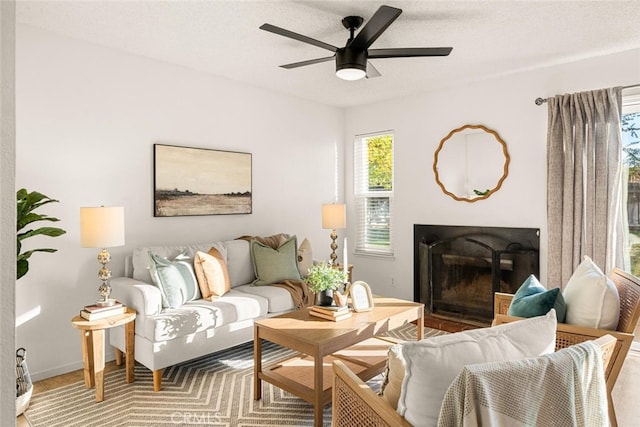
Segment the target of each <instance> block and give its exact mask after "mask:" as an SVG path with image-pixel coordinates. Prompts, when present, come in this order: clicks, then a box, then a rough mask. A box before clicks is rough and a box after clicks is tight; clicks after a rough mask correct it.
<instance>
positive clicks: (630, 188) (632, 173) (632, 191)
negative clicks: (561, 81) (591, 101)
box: [621, 94, 640, 276]
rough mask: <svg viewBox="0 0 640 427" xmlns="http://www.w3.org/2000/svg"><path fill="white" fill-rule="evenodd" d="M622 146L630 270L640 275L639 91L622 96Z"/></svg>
mask: <svg viewBox="0 0 640 427" xmlns="http://www.w3.org/2000/svg"><path fill="white" fill-rule="evenodd" d="M621 122H622V146H623V159H624V167H625V171H624V172H623V173H624V178H625V179H627V185H626V190H627V194H626V201H627V220H628V224H629V234H628V236H629V242H628V244H627V248H628V250H629V253H627V254H626V255H627V261H628V262H629V263H630V272H631V273H632V274H633V275H636V276H639V275H640V94H638V95H628V96H624V97H623V103H622V117H621Z"/></svg>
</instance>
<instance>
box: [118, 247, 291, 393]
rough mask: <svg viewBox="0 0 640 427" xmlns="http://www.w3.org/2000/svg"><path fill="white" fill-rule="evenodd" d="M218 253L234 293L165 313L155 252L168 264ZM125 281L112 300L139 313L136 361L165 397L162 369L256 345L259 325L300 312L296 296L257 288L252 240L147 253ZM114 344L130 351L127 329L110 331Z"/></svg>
mask: <svg viewBox="0 0 640 427" xmlns="http://www.w3.org/2000/svg"><path fill="white" fill-rule="evenodd" d="M211 247H216V248H217V249H218V250H219V252H220V253H221V254H222V255H223V257H224V259H225V261H226V263H227V268H228V271H229V279H230V282H231V290H230V291H229V292H228V293H226V294H224V295H223V296H222V297H220V298H219V299H217V300H213V301H208V300H204V299H197V300H193V301H189V302H187V303H185V304H184V305H182V306H181V307H179V308H172V309H167V308H165V309H163V307H162V296H161V292H160V289H159V288H158V287H156V286H155V285H154V284H153V282H152V280H151V276H150V273H149V267H148V265H149V252H151V253H153V254H155V255H159V256H162V257H166V258H171V259H172V258H175V257H176V256H177V255H179V254H181V253H186V254H187V255H189V256H190V257H192V258H193V256H194V255H195V253H196V251H202V252H205V253H206V252H207V251H209V249H210V248H211ZM125 276H127V277H118V278H114V279H112V280H111V286H112V288H113V290H112V294H111V295H112V297H113V298H116V299H118V300H119V301H121V302H122V303H124V304H125V305H126V306H128V307H131V308H133V309H135V310H136V312H137V313H138V314H137V317H136V320H135V360H136V361H138V362H139V363H141V364H143V365H144V366H146V367H147V368H149V369H150V370H152V371H153V385H154V390H155V391H159V390H160V388H161V382H162V369H163V368H166V367H168V366H171V365H175V364H177V363H180V362H184V361H187V360H190V359H193V358H196V357H200V356H204V355H207V354H210V353H213V352H216V351H219V350H223V349H225V348H229V347H232V346H235V345H238V344H241V343H244V342H248V341H251V340H252V339H253V322H254V320H256V319H260V318H264V317H270V316H275V315H278V314H282V313H285V312H288V311H291V310H295V309H296V306H295V304H294V301H293V298H292V297H291V294H290V293H289V292H288V291H287V290H285V289H282V288H281V287H277V286H269V285H267V286H253V285H252V284H251V283H252V282H253V280H254V279H255V278H256V277H255V273H254V268H253V264H252V261H251V255H250V244H249V242H248V241H246V240H230V241H223V242H212V243H201V244H196V245H189V246H153V247H141V248H137V249H135V250H134V252H133V255H132V256H130V257H127V261H126V266H125ZM110 343H111V345H113V346H114V347H116V348H117V349H118V350H120V351H124V349H125V345H124V343H125V336H124V328H114V329H111V331H110Z"/></svg>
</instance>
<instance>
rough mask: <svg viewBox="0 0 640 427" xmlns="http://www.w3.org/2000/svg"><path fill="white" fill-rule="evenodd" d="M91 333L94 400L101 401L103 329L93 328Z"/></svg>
mask: <svg viewBox="0 0 640 427" xmlns="http://www.w3.org/2000/svg"><path fill="white" fill-rule="evenodd" d="M92 335H93V339H92V341H93V369H94V377H95V383H96V402H102V401H103V400H104V329H94V330H93V331H92Z"/></svg>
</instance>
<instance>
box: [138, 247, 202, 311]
mask: <svg viewBox="0 0 640 427" xmlns="http://www.w3.org/2000/svg"><path fill="white" fill-rule="evenodd" d="M149 259H150V262H149V273H150V274H151V279H152V280H153V283H154V284H155V285H156V286H157V287H158V288H159V289H160V293H161V294H162V307H164V308H177V307H180V306H182V305H183V304H184V303H185V302H187V301H192V300H194V299H199V298H200V288H199V287H198V281H197V279H196V276H195V273H194V271H193V262H192V260H191V258H190V257H188V256H187V255H186V254H184V253H182V254H180V255H178V256H176V257H175V258H174V260H173V261H170V260H168V259H166V258H163V257H161V256H158V255H155V254H152V253H151V252H149Z"/></svg>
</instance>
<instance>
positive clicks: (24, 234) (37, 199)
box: [16, 188, 66, 279]
mask: <svg viewBox="0 0 640 427" xmlns="http://www.w3.org/2000/svg"><path fill="white" fill-rule="evenodd" d="M57 202H58V200H55V199H52V198H50V197H49V196H46V195H44V194H42V193H39V192H37V191H32V192H28V191H27V190H26V189H24V188H21V189H20V190H18V191H17V192H16V229H17V230H16V231H17V233H16V240H17V245H16V249H17V253H16V262H17V269H16V276H17V279H19V278H21V277H22V276H24V275H25V274H27V272H28V271H29V262H28V261H27V260H28V259H29V258H30V257H31V255H33V254H34V253H35V252H48V253H53V252H56V251H57V249H52V248H40V249H31V250H28V251H25V252H22V243H21V241H22V240H24V239H27V238H29V237H33V236H48V237H58V236H61V235H63V234H65V233H66V231H65V230H63V229H62V228H58V227H40V228H36V229H34V230H27V231H22V230H23V229H24V228H25V227H26V226H27V225H29V224H32V223H34V222H37V221H50V222H57V221H60V220H59V219H58V218H55V217H52V216H48V215H46V214H40V213H35V212H34V211H35V210H36V209H38V208H40V207H42V206H44V205H46V204H48V203H57Z"/></svg>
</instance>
